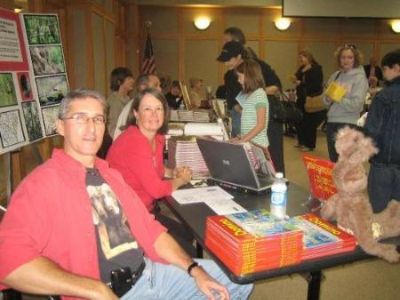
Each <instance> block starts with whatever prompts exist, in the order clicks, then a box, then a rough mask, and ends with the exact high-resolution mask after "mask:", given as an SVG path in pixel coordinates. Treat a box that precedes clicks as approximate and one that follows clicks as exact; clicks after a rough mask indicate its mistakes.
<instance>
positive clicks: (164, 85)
mask: <svg viewBox="0 0 400 300" xmlns="http://www.w3.org/2000/svg"><path fill="white" fill-rule="evenodd" d="M158 77H159V79H160V88H161V91H162V93H163V94H164V95H165V94H166V93H168V91H169V90H170V89H171V84H172V82H171V77H170V76H169V75H167V74H162V75H160V74H158Z"/></svg>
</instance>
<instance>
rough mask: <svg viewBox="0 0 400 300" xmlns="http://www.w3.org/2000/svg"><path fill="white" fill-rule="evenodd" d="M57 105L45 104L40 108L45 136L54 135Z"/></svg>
mask: <svg viewBox="0 0 400 300" xmlns="http://www.w3.org/2000/svg"><path fill="white" fill-rule="evenodd" d="M58 107H59V105H54V106H47V107H43V108H42V114H43V122H44V130H45V134H46V136H49V135H54V134H56V133H57V131H56V121H57V118H58Z"/></svg>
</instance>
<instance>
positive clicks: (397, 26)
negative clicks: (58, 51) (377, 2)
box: [390, 20, 400, 33]
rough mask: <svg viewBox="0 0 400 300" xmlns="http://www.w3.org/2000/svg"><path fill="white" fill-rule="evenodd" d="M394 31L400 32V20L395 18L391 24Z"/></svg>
mask: <svg viewBox="0 0 400 300" xmlns="http://www.w3.org/2000/svg"><path fill="white" fill-rule="evenodd" d="M390 26H391V27H392V30H393V32H395V33H400V20H393V21H392V22H391V24H390Z"/></svg>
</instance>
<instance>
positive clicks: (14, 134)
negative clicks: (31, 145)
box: [0, 110, 25, 148]
mask: <svg viewBox="0 0 400 300" xmlns="http://www.w3.org/2000/svg"><path fill="white" fill-rule="evenodd" d="M0 139H1V146H2V147H3V148H8V147H10V146H13V145H16V144H19V143H22V142H25V137H24V132H23V131H22V123H21V117H20V115H19V110H10V111H6V112H2V113H0Z"/></svg>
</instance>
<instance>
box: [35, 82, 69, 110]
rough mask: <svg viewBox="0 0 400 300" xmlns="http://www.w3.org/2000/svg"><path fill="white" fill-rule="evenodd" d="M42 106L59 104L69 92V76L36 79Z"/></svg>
mask: <svg viewBox="0 0 400 300" xmlns="http://www.w3.org/2000/svg"><path fill="white" fill-rule="evenodd" d="M36 87H37V90H38V94H39V101H40V105H42V106H46V105H53V104H58V103H60V102H61V100H62V99H63V98H64V95H66V94H67V92H68V83H67V76H65V75H57V76H50V77H36Z"/></svg>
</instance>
